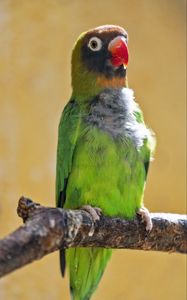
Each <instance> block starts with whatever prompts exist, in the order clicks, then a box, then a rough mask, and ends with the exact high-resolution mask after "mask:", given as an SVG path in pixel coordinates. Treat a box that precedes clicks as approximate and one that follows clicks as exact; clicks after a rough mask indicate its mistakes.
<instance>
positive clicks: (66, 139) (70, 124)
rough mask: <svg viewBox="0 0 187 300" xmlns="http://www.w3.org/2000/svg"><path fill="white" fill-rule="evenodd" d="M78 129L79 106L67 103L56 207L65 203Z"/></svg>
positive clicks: (61, 133) (62, 123)
mask: <svg viewBox="0 0 187 300" xmlns="http://www.w3.org/2000/svg"><path fill="white" fill-rule="evenodd" d="M79 128H80V114H79V106H78V104H77V103H76V102H75V101H74V100H71V101H70V102H68V104H67V105H66V107H65V108H64V111H63V113H62V116H61V119H60V124H59V128H58V146H57V164H56V205H57V207H63V206H64V203H65V201H66V188H67V184H68V178H69V174H70V172H71V168H72V160H73V153H74V149H75V146H76V141H77V137H78V134H79ZM60 265H61V272H62V276H64V274H65V250H64V249H62V250H60Z"/></svg>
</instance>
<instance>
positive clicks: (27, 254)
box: [0, 197, 187, 277]
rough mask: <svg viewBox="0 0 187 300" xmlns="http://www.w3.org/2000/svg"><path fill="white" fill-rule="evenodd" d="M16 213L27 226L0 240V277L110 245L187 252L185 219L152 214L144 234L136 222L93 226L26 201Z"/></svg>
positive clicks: (104, 221)
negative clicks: (73, 251)
mask: <svg viewBox="0 0 187 300" xmlns="http://www.w3.org/2000/svg"><path fill="white" fill-rule="evenodd" d="M17 211H18V215H19V216H20V217H21V218H22V219H23V221H24V222H25V224H24V225H23V226H21V227H19V228H18V229H17V230H15V231H14V232H12V233H11V234H10V235H8V236H7V237H5V238H4V239H2V240H0V277H1V276H4V275H5V274H8V273H10V272H12V271H13V270H15V269H17V268H20V267H22V266H24V265H26V264H28V263H30V262H32V261H34V260H36V259H40V258H41V257H43V256H44V255H46V254H48V253H51V252H53V251H56V250H58V249H60V248H62V247H63V248H69V247H106V248H128V249H137V250H153V251H164V252H178V253H187V220H186V216H185V215H177V214H164V213H152V214H151V218H152V222H153V229H152V231H151V232H150V233H146V231H145V224H143V223H142V222H141V219H140V218H139V217H137V218H135V220H133V221H127V220H123V219H120V218H109V217H105V216H101V218H100V220H99V221H97V222H96V223H95V224H94V223H93V221H92V217H91V216H90V215H89V214H88V213H87V212H85V211H83V210H63V209H60V208H49V207H44V206H40V205H39V204H37V203H34V202H32V201H31V200H30V199H27V198H24V197H22V198H21V199H20V200H19V204H18V210H17Z"/></svg>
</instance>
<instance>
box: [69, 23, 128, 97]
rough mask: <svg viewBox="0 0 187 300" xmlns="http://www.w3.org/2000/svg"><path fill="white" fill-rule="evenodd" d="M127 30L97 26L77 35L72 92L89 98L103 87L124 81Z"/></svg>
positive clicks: (122, 85) (125, 80)
mask: <svg viewBox="0 0 187 300" xmlns="http://www.w3.org/2000/svg"><path fill="white" fill-rule="evenodd" d="M127 39H128V36H127V32H126V31H125V30H124V29H123V28H122V27H119V26H115V25H105V26H99V27H96V28H94V29H92V30H89V31H87V32H84V33H82V34H81V35H80V37H79V38H78V40H77V41H76V43H75V46H74V49H73V53H72V87H73V96H74V97H76V98H80V99H88V98H89V97H93V96H95V95H96V94H97V93H99V92H100V91H102V90H103V89H105V88H122V87H124V86H126V85H127V78H126V68H127V64H128V56H129V54H128V47H127Z"/></svg>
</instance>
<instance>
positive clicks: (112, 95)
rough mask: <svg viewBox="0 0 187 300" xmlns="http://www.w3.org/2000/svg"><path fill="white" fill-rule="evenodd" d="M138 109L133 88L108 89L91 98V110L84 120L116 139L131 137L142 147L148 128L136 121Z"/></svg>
mask: <svg viewBox="0 0 187 300" xmlns="http://www.w3.org/2000/svg"><path fill="white" fill-rule="evenodd" d="M137 109H138V106H137V104H136V102H135V101H134V99H133V94H132V92H131V90H129V89H127V88H123V89H106V90H104V91H103V92H102V93H100V94H99V95H97V96H96V97H95V98H94V99H92V100H91V102H90V111H89V114H88V115H87V116H86V117H85V119H84V121H85V123H86V124H88V125H89V126H91V127H97V128H98V129H99V130H101V131H105V132H107V133H108V134H110V135H111V136H112V137H113V138H114V139H118V138H120V139H121V138H122V139H130V140H132V141H133V142H134V144H135V145H136V146H138V147H140V146H142V144H143V140H144V139H145V138H146V134H147V129H146V127H145V126H144V124H140V123H138V122H137V121H136V117H135V114H134V112H135V111H136V110H137Z"/></svg>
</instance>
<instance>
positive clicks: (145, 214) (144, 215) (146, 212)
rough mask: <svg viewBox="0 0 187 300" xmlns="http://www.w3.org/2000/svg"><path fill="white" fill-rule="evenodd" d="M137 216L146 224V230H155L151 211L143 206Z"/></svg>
mask: <svg viewBox="0 0 187 300" xmlns="http://www.w3.org/2000/svg"><path fill="white" fill-rule="evenodd" d="M137 214H138V215H140V216H141V218H142V220H143V221H144V222H145V223H146V230H147V231H151V230H152V228H153V223H152V220H151V216H150V212H149V210H148V209H147V208H146V207H144V206H142V207H141V208H139V210H138V211H137Z"/></svg>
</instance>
